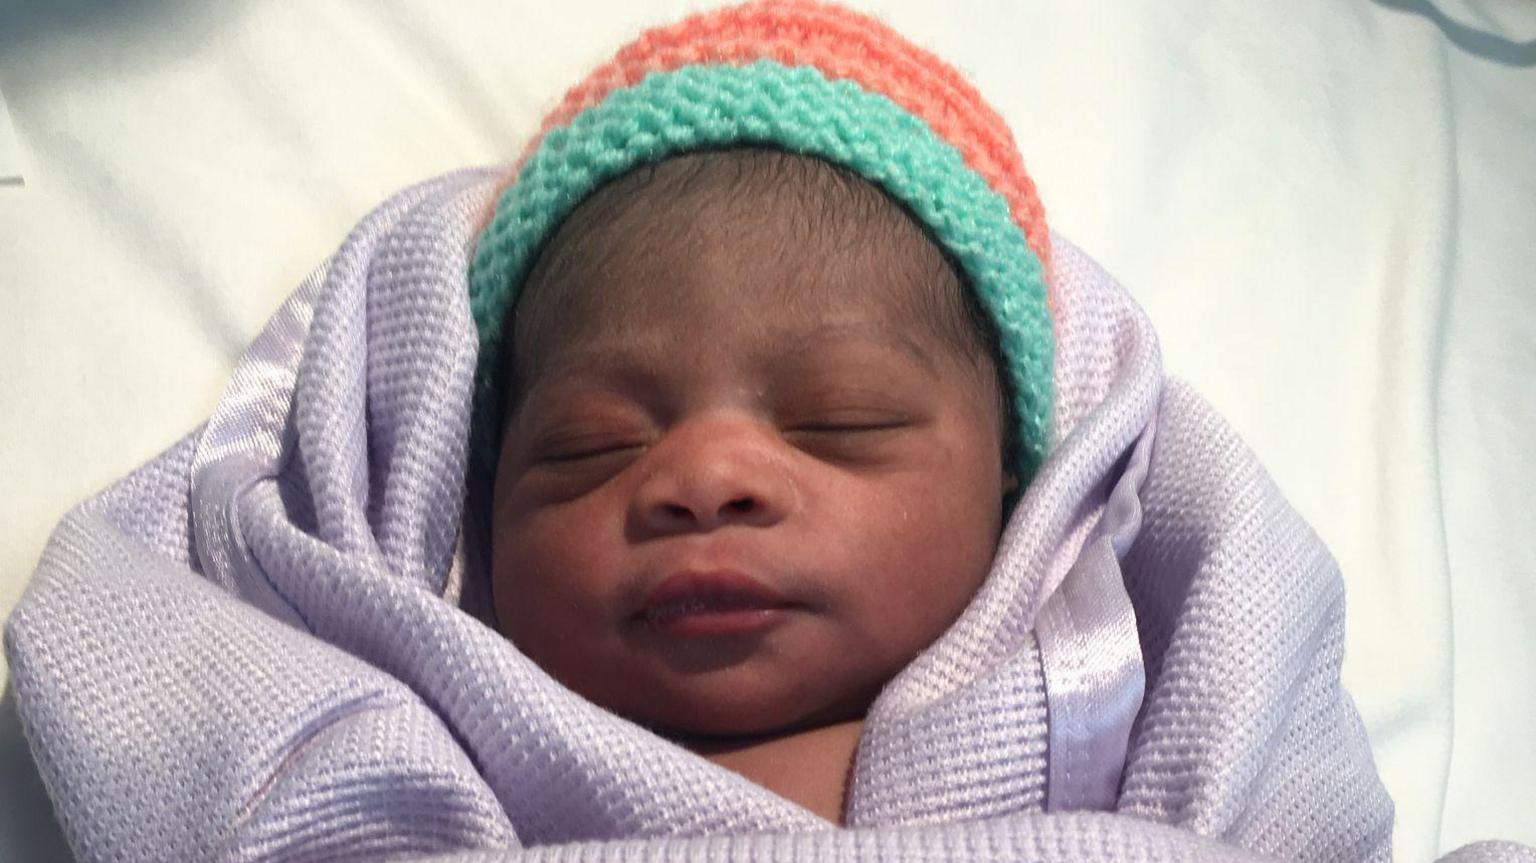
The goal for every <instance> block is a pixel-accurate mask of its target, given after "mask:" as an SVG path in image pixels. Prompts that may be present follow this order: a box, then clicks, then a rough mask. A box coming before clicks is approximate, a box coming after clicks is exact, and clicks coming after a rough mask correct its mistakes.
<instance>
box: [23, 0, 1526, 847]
mask: <svg viewBox="0 0 1536 863" xmlns="http://www.w3.org/2000/svg"><path fill="white" fill-rule="evenodd" d="M516 5H517V4H512V3H508V2H506V0H473V2H471V0H458V2H455V3H452V4H445V3H432V2H430V0H414V2H390V3H383V2H374V0H367V2H365V0H351V2H342V0H329V1H328V2H317V3H305V4H297V3H279V2H254V1H253V0H246V2H228V3H218V4H206V3H193V2H190V0H164V2H157V3H126V4H117V3H110V2H103V1H102V0H99V2H84V3H67V4H50V3H47V2H43V0H18V2H11V3H9V4H8V5H5V6H3V7H0V92H3V94H4V105H5V106H7V107H8V109H9V114H10V119H11V121H12V122H13V124H14V128H15V146H10V145H9V144H8V139H6V137H5V133H6V131H7V127H6V124H5V121H4V120H3V119H0V296H3V297H4V298H5V305H4V307H3V313H0V345H3V350H0V411H3V414H0V416H3V418H4V422H3V423H0V453H4V461H5V466H4V468H3V469H0V491H3V494H0V523H3V524H4V525H5V526H6V527H5V529H4V531H3V532H0V614H3V613H5V612H6V611H8V610H9V608H10V607H11V606H12V605H13V604H14V603H15V600H16V598H17V597H18V596H19V595H20V592H21V590H22V589H23V586H24V584H25V582H26V579H27V576H28V575H29V573H30V570H31V567H32V565H33V562H34V561H35V559H36V556H37V554H38V552H39V551H40V549H41V547H42V544H43V542H44V540H45V539H46V537H47V533H48V530H49V528H50V527H51V526H52V524H53V523H54V522H55V521H56V520H57V519H58V518H59V516H60V515H61V514H62V512H63V511H64V509H65V508H67V507H68V506H69V505H71V504H72V503H73V502H75V501H77V500H79V499H80V498H82V497H84V496H85V495H87V494H89V493H91V492H92V491H94V490H95V489H97V488H99V487H101V486H102V485H103V484H105V483H106V482H108V481H109V480H110V479H112V478H113V477H116V476H118V475H121V474H122V473H124V472H125V471H127V470H128V469H129V468H131V467H133V466H134V465H136V464H138V463H139V462H142V461H143V460H145V459H147V458H148V457H150V456H151V455H153V454H154V453H155V452H156V451H158V450H159V449H160V448H162V447H163V446H165V445H167V444H169V443H170V442H171V441H172V440H174V439H175V438H176V437H177V436H179V435H180V434H181V433H183V432H184V431H186V430H187V429H189V428H190V427H192V426H193V425H194V424H196V423H197V422H198V421H199V420H200V419H201V418H202V417H203V416H204V414H205V413H206V412H207V411H208V410H209V408H210V407H211V406H212V405H213V402H214V399H215V397H216V395H217V393H218V391H219V389H220V387H221V385H222V382H223V380H224V377H225V375H226V374H227V373H228V371H229V369H230V367H231V365H232V364H233V362H234V360H235V358H236V357H237V356H238V353H239V351H240V350H241V348H242V347H243V346H244V344H245V342H246V341H247V340H248V339H249V338H250V337H251V336H252V335H253V334H254V332H255V331H256V329H257V328H258V327H259V325H260V324H261V323H262V322H263V320H264V319H265V317H266V316H267V315H268V314H270V313H271V311H272V310H273V309H275V307H276V306H277V304H278V302H279V301H280V300H281V298H282V297H283V296H284V295H285V294H286V292H287V291H288V290H289V289H291V288H292V287H293V286H294V285H296V284H297V282H298V281H299V279H300V278H302V277H303V275H304V274H305V272H306V271H307V270H308V269H309V268H310V267H312V266H313V265H315V264H316V263H318V262H319V260H320V259H321V258H322V257H323V256H324V255H325V254H326V253H327V252H328V251H330V250H331V249H332V248H333V247H334V246H335V245H336V244H337V243H338V241H339V240H340V239H341V237H342V235H343V233H344V232H345V231H346V229H347V228H348V227H349V226H350V225H351V224H352V223H353V222H354V221H356V220H357V219H358V218H359V217H361V216H362V215H363V214H364V212H365V211H366V210H367V209H368V208H369V207H370V206H371V205H372V204H374V203H376V202H377V201H379V200H380V199H381V198H382V197H383V196H384V195H385V194H387V193H388V192H390V191H392V190H394V189H397V188H399V187H401V186H404V185H406V184H408V183H410V182H412V181H415V180H417V179H421V178H424V177H427V176H430V175H433V174H436V173H439V172H442V171H446V170H449V169H451V168H454V167H459V166H462V165H467V164H480V163H488V162H496V161H501V160H504V159H506V158H509V157H510V156H511V155H512V154H514V152H515V151H516V149H517V148H518V146H519V145H520V144H521V142H522V141H523V140H524V139H525V138H526V136H527V135H528V133H529V131H530V130H531V128H532V124H534V123H535V122H536V121H537V119H538V117H539V116H540V115H541V114H542V113H543V112H544V111H545V110H546V109H548V108H549V107H550V106H551V105H552V104H553V102H554V101H555V99H556V98H557V97H558V96H559V95H560V93H561V91H562V90H563V88H564V87H565V86H567V85H569V84H571V83H573V82H574V81H575V80H576V79H577V77H578V76H580V75H581V74H582V73H583V72H585V71H586V70H587V69H588V68H589V67H590V66H591V65H593V64H594V63H596V62H598V61H600V60H602V59H604V58H605V56H606V55H607V54H608V53H609V52H610V51H611V50H612V49H613V48H615V47H616V46H617V45H619V44H620V43H621V42H622V41H623V40H625V39H626V38H627V37H629V36H630V35H632V34H633V33H634V32H636V31H637V30H638V29H639V28H640V27H641V26H642V25H646V24H651V23H658V22H661V21H664V20H669V19H671V18H674V17H676V16H677V15H678V14H680V13H681V12H682V11H683V10H684V9H688V8H693V7H694V6H697V5H699V4H693V3H679V2H651V3H633V2H623V0H563V2H561V3H560V4H542V3H541V4H522V5H524V6H528V7H530V8H523V9H519V8H516ZM856 5H859V6H864V7H870V8H875V9H877V10H878V11H880V12H881V13H882V14H884V15H885V17H886V18H887V19H888V20H889V21H891V23H893V24H895V25H896V26H897V27H898V28H899V29H901V30H903V31H904V32H906V33H908V34H910V35H912V36H914V37H916V38H917V39H918V40H919V41H921V42H924V43H926V44H928V45H929V46H930V47H932V48H933V49H935V50H936V51H937V52H938V53H939V54H940V55H942V56H944V57H946V58H949V59H951V60H952V61H954V62H955V63H956V65H958V66H960V67H961V68H962V69H963V70H965V71H966V72H967V73H969V74H970V75H971V76H972V78H973V80H974V81H975V82H976V83H977V85H978V86H979V87H980V89H981V90H982V91H983V93H984V94H985V95H987V96H988V97H989V98H990V99H991V100H992V101H993V103H994V104H996V105H997V106H998V107H999V108H1000V109H1001V110H1002V111H1003V113H1004V114H1005V115H1006V117H1007V118H1008V120H1009V121H1010V123H1011V125H1012V126H1013V128H1014V130H1015V133H1016V135H1017V138H1018V141H1019V144H1020V147H1021V149H1022V151H1023V153H1024V155H1025V159H1026V162H1027V164H1028V165H1029V167H1030V170H1031V172H1032V174H1033V175H1034V177H1035V179H1036V181H1037V183H1038V185H1039V187H1040V192H1041V195H1042V197H1043V199H1044V201H1045V204H1046V207H1047V209H1048V211H1049V214H1050V218H1051V221H1052V223H1053V225H1054V226H1055V227H1056V228H1057V229H1059V230H1061V231H1062V232H1064V233H1065V234H1066V235H1067V236H1069V237H1071V238H1072V239H1073V240H1075V241H1076V242H1077V243H1078V244H1080V245H1082V246H1084V247H1085V248H1086V249H1087V250H1088V251H1089V252H1090V253H1091V254H1093V255H1094V256H1095V257H1097V258H1098V259H1099V260H1100V261H1101V262H1102V263H1103V264H1104V265H1105V266H1106V267H1107V268H1108V269H1109V270H1110V272H1112V273H1114V274H1115V275H1116V276H1118V277H1119V278H1120V279H1121V280H1122V281H1123V282H1124V283H1126V284H1127V285H1128V286H1129V287H1130V288H1131V289H1132V291H1133V293H1134V294H1135V295H1136V296H1137V297H1138V298H1139V299H1140V301H1141V302H1142V303H1143V305H1145V306H1146V308H1147V309H1148V311H1149V313H1150V314H1151V316H1152V319H1153V321H1154V323H1155V324H1156V325H1157V327H1158V329H1159V332H1160V335H1161V337H1162V345H1163V350H1164V356H1165V360H1166V365H1167V366H1168V368H1169V369H1170V371H1172V372H1173V373H1175V374H1178V375H1181V376H1183V377H1185V378H1187V379H1189V380H1191V381H1193V382H1194V383H1195V385H1196V386H1197V387H1198V388H1199V389H1200V390H1201V391H1202V392H1204V394H1205V395H1206V396H1207V397H1208V398H1209V399H1210V400H1211V401H1212V402H1213V403H1214V404H1215V405H1216V406H1217V407H1218V408H1219V409H1220V410H1221V411H1223V412H1224V413H1225V414H1226V415H1227V416H1228V417H1229V418H1230V419H1231V420H1232V422H1233V423H1234V424H1235V425H1236V427H1237V428H1238V429H1239V431H1241V432H1242V433H1243V434H1244V436H1245V437H1246V438H1247V440H1248V441H1249V442H1250V443H1251V444H1252V446H1253V447H1254V448H1255V449H1256V450H1257V451H1258V453H1259V455H1260V457H1261V458H1262V459H1263V460H1264V462H1265V463H1266V464H1267V465H1268V466H1269V468H1270V470H1271V471H1272V472H1273V473H1274V474H1275V476H1276V477H1277V479H1278V481H1279V484H1280V486H1281V488H1283V489H1284V490H1285V491H1286V492H1287V493H1288V494H1289V495H1290V496H1291V498H1292V500H1293V501H1294V503H1295V504H1296V506H1297V507H1298V508H1299V509H1300V510H1301V511H1302V513H1303V514H1304V515H1305V516H1306V517H1307V518H1308V519H1309V520H1310V521H1311V522H1312V524H1313V525H1314V526H1315V527H1316V528H1317V530H1318V532H1319V533H1320V534H1321V535H1322V536H1323V538H1324V539H1325V540H1326V541H1327V542H1328V544H1329V546H1330V547H1331V548H1332V549H1333V551H1334V553H1335V555H1336V556H1337V557H1338V559H1339V561H1340V564H1341V565H1342V567H1343V571H1344V575H1345V579H1346V581H1347V583H1348V591H1349V593H1348V601H1349V632H1348V637H1349V640H1348V658H1347V660H1346V665H1345V682H1346V685H1347V686H1348V687H1349V688H1350V690H1351V692H1352V693H1353V694H1354V696H1355V699H1356V701H1357V702H1358V704H1359V706H1360V709H1361V712H1362V713H1363V714H1364V717H1365V721H1366V724H1367V726H1368V728H1369V730H1370V734H1371V737H1372V742H1373V744H1374V746H1375V751H1376V754H1377V759H1378V763H1379V766H1380V768H1381V771H1382V775H1383V777H1384V778H1385V780H1386V782H1387V785H1388V787H1389V789H1390V790H1391V791H1392V793H1393V796H1394V798H1395V799H1396V801H1397V804H1398V827H1397V834H1396V848H1397V852H1398V856H1399V858H1400V859H1404V860H1421V859H1427V858H1429V857H1430V856H1432V855H1433V854H1435V853H1437V852H1442V851H1444V850H1447V849H1450V848H1452V847H1455V846H1457V845H1459V844H1461V843H1464V842H1466V841H1469V840H1472V839H1478V838H1493V837H1498V838H1508V839H1517V840H1521V841H1525V842H1528V843H1536V815H1533V813H1536V721H1533V719H1532V717H1533V716H1536V550H1533V547H1536V543H1533V538H1536V491H1533V489H1536V459H1533V458H1532V456H1531V455H1530V454H1529V453H1528V449H1527V446H1526V443H1527V441H1528V439H1529V431H1528V430H1529V429H1531V428H1533V427H1536V384H1533V383H1532V381H1533V380H1536V275H1533V274H1536V241H1533V239H1532V238H1533V237H1536V145H1533V144H1532V142H1533V141H1536V4H1532V3H1530V2H1526V0H1502V2H1498V0H1487V2H1481V3H1477V2H1472V0H1438V2H1436V4H1435V5H1434V6H1431V5H1430V3H1429V2H1428V0H1370V2H1367V0H1359V2H1355V3H1340V2H1338V0H1294V2H1288V3H1284V4H1279V3H1240V2H1226V3H1206V2H1194V0H1188V2H1172V0H1123V2H1118V3H1116V4H1114V5H1113V6H1111V7H1106V6H1105V5H1103V4H1066V3H1047V2H1046V0H1029V2H1009V3H1003V2H993V3H984V2H979V0H977V2H950V3H946V4H942V5H941V4H935V3H916V2H913V3H906V4H903V3H896V2H884V3H879V2H867V3H858V4H856ZM1437 7H1438V8H1437ZM3 112H4V111H3V109H0V113H3ZM18 175H19V176H20V177H21V180H20V181H18V180H17V179H16V177H17V176H18ZM3 674H4V669H3V665H0V675H3ZM17 728H18V726H17V723H16V720H15V717H14V707H13V706H12V705H11V702H10V701H9V699H7V701H6V702H5V704H4V705H3V710H0V771H3V775H4V777H5V778H4V782H3V784H0V859H24V858H25V859H49V858H50V857H57V856H58V855H59V854H60V853H61V852H60V849H61V847H62V846H61V845H59V842H58V839H57V837H56V835H54V834H53V833H52V832H50V831H51V830H52V829H53V828H50V829H48V830H45V829H43V828H44V826H46V825H47V821H46V819H45V818H43V817H41V816H42V815H43V814H44V813H46V812H47V809H46V802H45V801H44V800H43V799H42V798H41V796H40V795H41V789H40V786H39V785H38V783H37V780H36V777H35V774H33V773H31V772H30V766H29V763H28V762H27V759H26V757H25V754H24V752H23V751H22V748H21V747H22V745H23V744H22V742H21V739H20V736H19V731H18V730H17Z"/></svg>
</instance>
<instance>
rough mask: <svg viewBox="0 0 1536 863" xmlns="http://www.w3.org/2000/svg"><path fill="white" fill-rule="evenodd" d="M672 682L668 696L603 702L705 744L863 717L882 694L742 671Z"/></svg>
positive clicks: (671, 735)
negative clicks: (817, 687)
mask: <svg viewBox="0 0 1536 863" xmlns="http://www.w3.org/2000/svg"><path fill="white" fill-rule="evenodd" d="M670 688H671V689H672V691H671V692H669V693H667V694H666V695H665V696H660V695H655V694H653V696H652V697H651V698H648V699H644V703H622V704H605V705H603V706H605V707H608V708H609V709H611V710H613V711H614V712H616V713H618V714H619V715H621V716H624V717H625V718H627V719H629V720H631V721H633V722H635V723H637V724H639V725H641V726H644V727H646V728H649V729H650V730H651V731H653V732H655V733H656V734H658V735H660V736H662V737H666V738H668V739H670V740H673V741H676V742H678V743H681V744H683V745H686V746H688V747H689V748H694V749H699V748H703V747H707V746H709V745H711V744H729V743H732V742H742V741H745V740H749V739H753V738H766V737H777V736H782V735H787V734H794V733H797V732H800V731H809V730H811V729H815V728H821V727H824V726H827V725H834V724H837V723H841V722H847V721H850V720H854V719H860V718H863V716H864V715H865V714H866V713H868V711H869V706H870V704H871V703H872V702H873V701H874V696H875V695H876V694H878V687H876V688H875V689H874V691H872V692H871V691H865V692H851V693H846V694H841V693H840V694H837V695H829V694H820V693H808V692H804V691H786V690H785V688H783V687H775V686H773V685H772V684H771V682H768V681H763V682H760V683H759V684H758V685H753V682H751V681H743V680H741V679H739V677H738V678H737V679H721V680H716V681H707V682H706V681H701V680H692V681H683V682H680V685H679V684H674V686H673V687H670ZM816 695H820V696H821V697H815V696H816ZM594 700H596V699H594ZM623 700H624V701H625V702H629V701H631V699H627V698H626V699H623ZM635 701H637V702H638V701H639V700H638V699H636V700H635ZM598 703H599V704H602V702H601V701H598Z"/></svg>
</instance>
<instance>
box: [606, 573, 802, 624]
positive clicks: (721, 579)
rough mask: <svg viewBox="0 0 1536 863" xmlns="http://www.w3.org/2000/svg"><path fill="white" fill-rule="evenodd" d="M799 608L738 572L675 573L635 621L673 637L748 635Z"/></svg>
mask: <svg viewBox="0 0 1536 863" xmlns="http://www.w3.org/2000/svg"><path fill="white" fill-rule="evenodd" d="M796 607H798V604H797V603H793V602H790V601H788V600H786V599H785V598H784V597H783V596H781V595H780V594H779V593H778V592H776V591H774V590H773V589H772V588H770V587H768V586H767V585H765V584H763V583H762V582H760V581H757V580H756V579H753V578H751V577H749V576H747V575H744V574H742V573H739V572H732V571H728V570H714V571H710V572H694V571H687V572H679V573H676V574H674V575H672V576H669V577H668V578H667V579H666V580H664V581H663V582H662V583H661V584H659V585H657V586H656V587H655V589H653V590H652V591H651V593H650V595H649V596H648V597H647V598H646V601H645V606H644V607H643V608H641V609H640V611H639V612H637V613H636V614H635V618H636V619H637V620H639V621H641V622H643V623H644V624H646V625H647V626H649V627H650V628H652V629H654V630H656V631H657V632H661V633H663V634H666V635H671V636H678V637H707V636H725V635H747V634H752V633H756V632H760V631H762V630H764V629H766V628H768V627H771V626H773V625H774V624H776V623H778V622H779V621H780V620H781V619H782V618H783V617H784V616H785V615H786V614H787V613H788V611H789V610H791V609H794V608H796Z"/></svg>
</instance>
